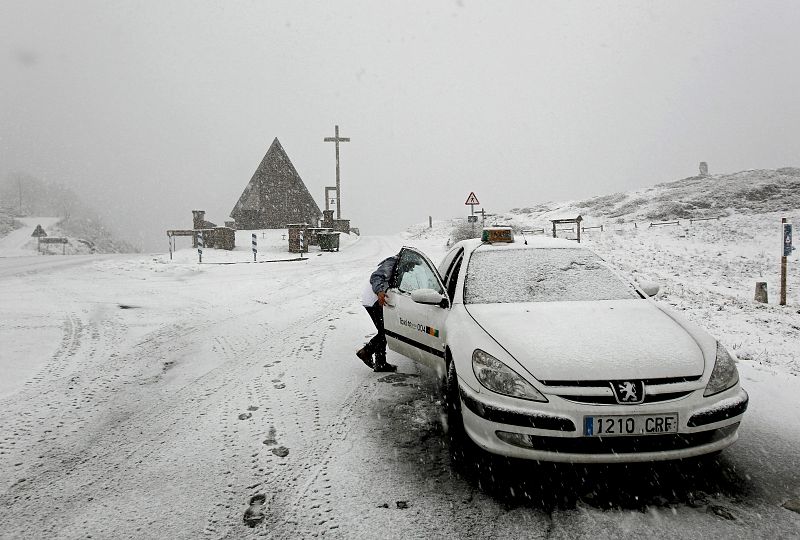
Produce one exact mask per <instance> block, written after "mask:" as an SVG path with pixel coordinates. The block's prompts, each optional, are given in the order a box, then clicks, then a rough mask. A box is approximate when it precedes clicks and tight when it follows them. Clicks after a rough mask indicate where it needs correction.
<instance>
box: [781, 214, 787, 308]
mask: <svg viewBox="0 0 800 540" xmlns="http://www.w3.org/2000/svg"><path fill="white" fill-rule="evenodd" d="M785 223H786V218H781V254H782V256H781V301H780V305H782V306H785V305H786V251H785V249H784V247H783V235H784V234H785V233H784V230H783V229H784V224H785Z"/></svg>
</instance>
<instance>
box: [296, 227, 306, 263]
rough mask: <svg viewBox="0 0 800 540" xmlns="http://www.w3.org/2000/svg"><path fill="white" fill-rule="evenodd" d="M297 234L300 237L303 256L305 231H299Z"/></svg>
mask: <svg viewBox="0 0 800 540" xmlns="http://www.w3.org/2000/svg"><path fill="white" fill-rule="evenodd" d="M297 236H298V238H299V239H300V258H301V259H302V258H303V244H304V237H305V235H304V234H303V231H298V232H297Z"/></svg>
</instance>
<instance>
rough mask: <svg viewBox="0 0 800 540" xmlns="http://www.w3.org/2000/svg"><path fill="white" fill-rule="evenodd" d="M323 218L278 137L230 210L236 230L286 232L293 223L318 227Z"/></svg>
mask: <svg viewBox="0 0 800 540" xmlns="http://www.w3.org/2000/svg"><path fill="white" fill-rule="evenodd" d="M321 216H322V212H320V210H319V206H317V203H316V202H314V198H313V197H312V196H311V194H310V193H309V192H308V189H307V188H306V185H305V184H304V183H303V180H302V178H300V175H299V174H297V170H296V169H295V168H294V165H292V162H291V161H290V160H289V156H288V155H286V151H285V150H284V149H283V146H281V143H280V141H278V138H277V137H276V138H275V140H274V141H272V144H271V145H270V147H269V150H267V154H266V155H265V156H264V159H262V160H261V164H260V165H259V166H258V168H257V169H256V172H255V173H254V174H253V177H252V178H251V179H250V182H249V183H248V184H247V187H246V188H244V191H243V192H242V195H241V197H239V202H237V203H236V206H234V207H233V210H231V217H232V218H233V219H234V220H236V228H237V229H284V228H286V225H288V224H290V223H308V224H309V225H311V226H312V227H313V226H316V224H317V221H318V220H319V218H320V217H321Z"/></svg>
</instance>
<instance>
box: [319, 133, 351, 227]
mask: <svg viewBox="0 0 800 540" xmlns="http://www.w3.org/2000/svg"><path fill="white" fill-rule="evenodd" d="M324 141H325V142H332V143H335V144H336V219H342V204H341V193H342V192H341V191H340V183H339V143H340V142H350V137H339V126H338V125H337V126H336V136H335V137H325V139H324ZM326 198H327V194H326Z"/></svg>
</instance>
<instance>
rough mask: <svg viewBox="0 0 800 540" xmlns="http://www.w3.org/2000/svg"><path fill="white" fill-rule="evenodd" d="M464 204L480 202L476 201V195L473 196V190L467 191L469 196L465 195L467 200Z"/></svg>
mask: <svg viewBox="0 0 800 540" xmlns="http://www.w3.org/2000/svg"><path fill="white" fill-rule="evenodd" d="M464 204H481V203H479V202H478V197H476V196H475V192H474V191H470V192H469V197H467V202H465V203H464Z"/></svg>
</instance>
